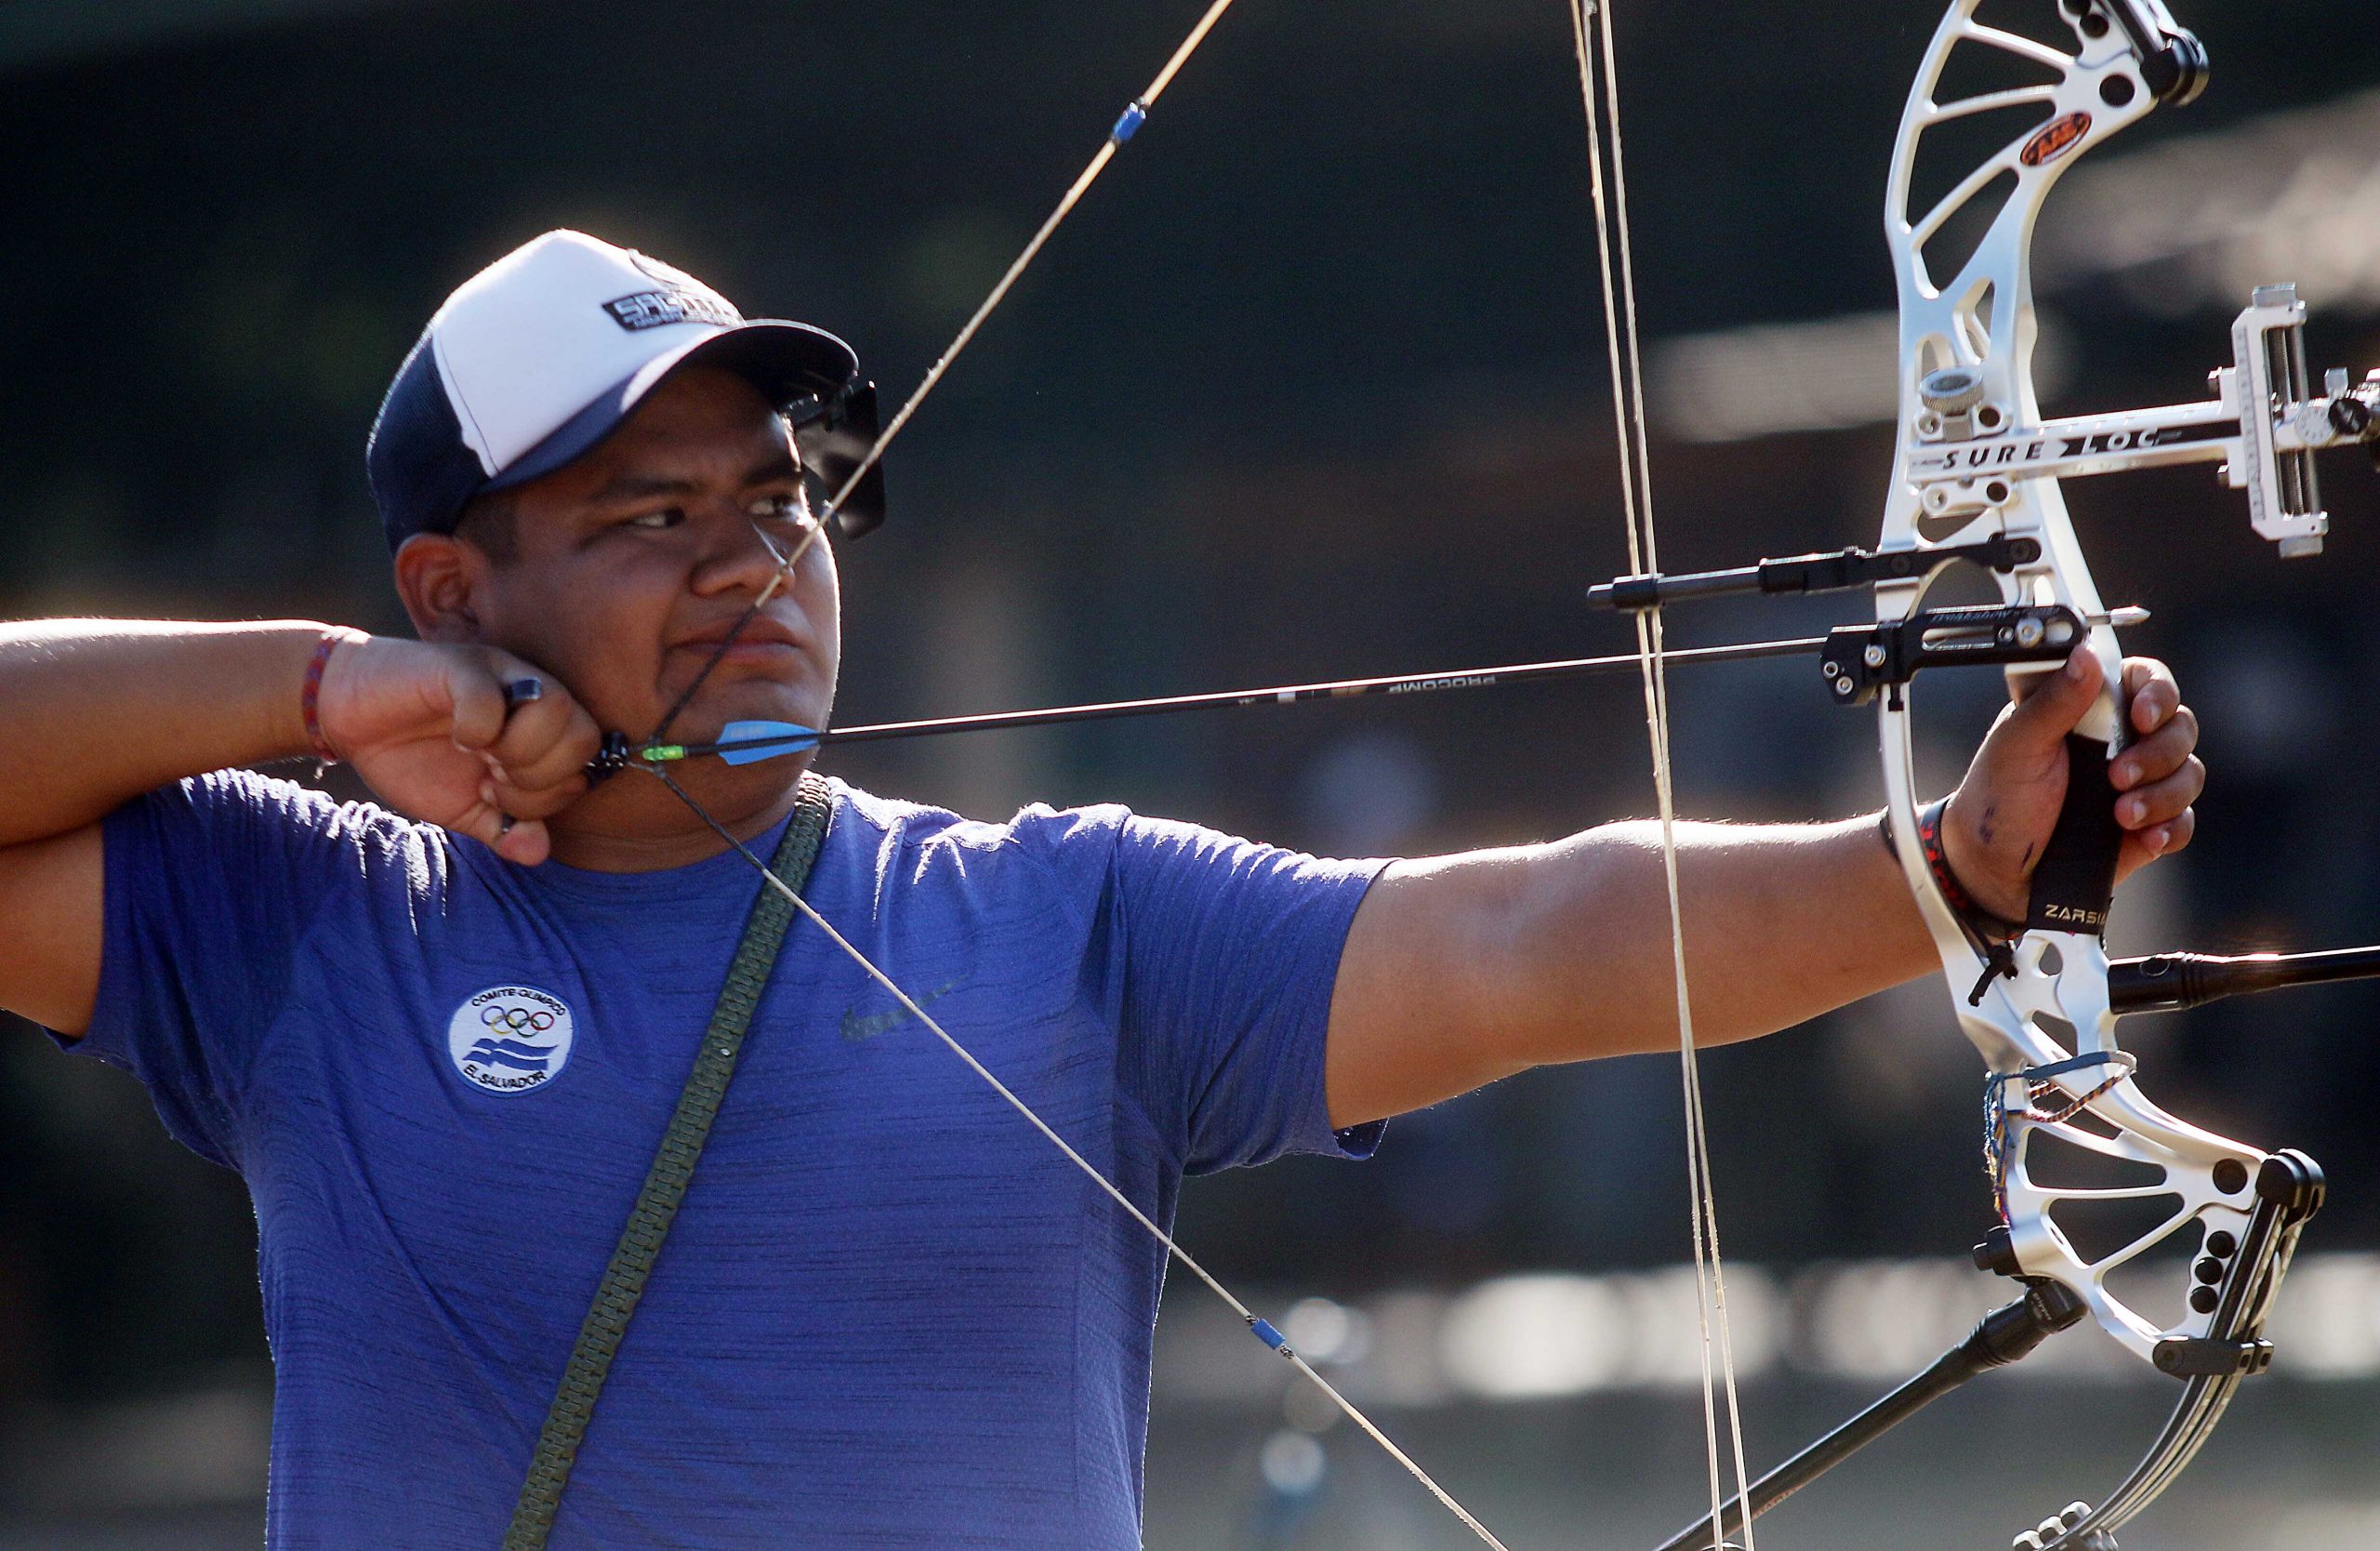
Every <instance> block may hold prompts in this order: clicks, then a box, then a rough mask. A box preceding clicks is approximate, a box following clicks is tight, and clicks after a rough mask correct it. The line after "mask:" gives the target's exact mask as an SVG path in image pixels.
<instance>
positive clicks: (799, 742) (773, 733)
mask: <svg viewBox="0 0 2380 1551" xmlns="http://www.w3.org/2000/svg"><path fill="white" fill-rule="evenodd" d="M719 741H720V742H721V744H723V745H733V746H734V747H732V748H721V749H720V751H719V757H720V758H721V759H722V760H725V761H726V762H728V763H729V764H758V763H760V762H761V761H762V760H774V759H775V758H777V757H778V756H780V755H784V754H799V753H800V752H801V751H802V750H803V749H815V748H817V747H818V729H817V728H815V727H805V726H803V725H802V724H801V723H800V722H729V723H728V724H727V725H726V726H724V727H722V728H721V729H720V731H719Z"/></svg>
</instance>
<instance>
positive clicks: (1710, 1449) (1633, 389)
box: [1568, 0, 1754, 1551]
mask: <svg viewBox="0 0 2380 1551" xmlns="http://www.w3.org/2000/svg"><path fill="white" fill-rule="evenodd" d="M1568 9H1569V12H1570V24H1571V41H1572V43H1573V45H1574V46H1575V49H1576V52H1577V55H1578V65H1579V92H1580V99H1581V100H1582V103H1583V106H1584V107H1585V110H1586V117H1587V151H1588V188H1589V192H1590V194H1591V196H1592V198H1593V206H1594V218H1595V250H1596V251H1595V256H1596V259H1597V261H1598V272H1599V274H1600V276H1601V279H1602V287H1603V309H1604V335H1605V339H1606V341H1607V351H1608V354H1609V360H1610V369H1611V391H1612V410H1613V415H1612V420H1613V428H1614V431H1615V433H1616V435H1617V439H1618V443H1619V453H1620V505H1621V515H1622V517H1623V519H1624V520H1625V522H1626V525H1627V531H1628V563H1629V567H1630V569H1631V570H1633V571H1634V572H1636V573H1638V574H1639V575H1649V574H1655V573H1658V572H1659V569H1660V560H1659V552H1658V550H1657V547H1656V545H1655V541H1654V526H1653V474H1652V457H1651V451H1650V447H1649V445H1648V442H1647V437H1646V429H1645V369H1644V359H1643V352H1642V351H1641V349H1640V348H1639V344H1638V333H1637V310H1636V272H1635V263H1634V258H1633V244H1632V242H1631V240H1630V234H1629V224H1628V176H1627V168H1626V158H1625V156H1624V154H1623V152H1622V147H1621V137H1620V84H1619V71H1618V57H1619V56H1618V51H1617V49H1616V48H1615V47H1614V46H1613V42H1612V31H1611V6H1610V4H1609V3H1607V0H1572V3H1571V4H1570V5H1569V7H1568ZM1598 67H1600V70H1601V72H1602V76H1603V80H1602V86H1603V91H1602V94H1601V95H1602V102H1601V106H1600V109H1599V108H1598V104H1597V94H1596V90H1595V87H1596V80H1595V76H1596V72H1597V69H1598ZM1606 124H1608V126H1609V137H1608V150H1609V158H1610V160H1609V171H1608V189H1607V173H1606V163H1605V155H1606V144H1607V141H1606V134H1605V126H1606ZM1635 620H1636V646H1637V657H1638V661H1639V663H1640V665H1641V667H1642V672H1643V679H1644V687H1645V724H1646V733H1647V736H1648V737H1649V740H1650V742H1651V746H1652V761H1653V794H1654V802H1655V804H1656V806H1657V807H1658V809H1659V815H1660V826H1661V874H1662V882H1663V883H1664V885H1665V886H1666V888H1667V891H1668V896H1669V913H1670V970H1671V975H1672V978H1673V983H1674V985H1675V986H1676V988H1677V1031H1678V1060H1679V1067H1680V1070H1681V1075H1682V1081H1683V1087H1684V1093H1685V1109H1686V1186H1687V1194H1688V1200H1689V1205H1688V1216H1689V1218H1690V1221H1691V1226H1692V1230H1693V1238H1694V1269H1695V1278H1694V1293H1695V1313H1696V1317H1697V1319H1698V1320H1699V1325H1700V1331H1701V1350H1700V1355H1701V1359H1702V1431H1703V1452H1704V1456H1705V1464H1706V1466H1707V1469H1708V1472H1709V1477H1710V1487H1711V1523H1712V1532H1713V1534H1714V1535H1720V1534H1724V1533H1725V1532H1726V1520H1725V1518H1723V1516H1722V1510H1723V1508H1724V1506H1725V1505H1726V1500H1727V1495H1728V1494H1727V1491H1726V1486H1725V1484H1724V1481H1723V1478H1722V1475H1721V1471H1720V1459H1719V1407H1720V1400H1721V1396H1722V1393H1723V1392H1724V1395H1725V1399H1726V1419H1727V1435H1728V1443H1729V1447H1730V1452H1731V1453H1732V1455H1733V1460H1732V1463H1733V1465H1734V1467H1735V1479H1736V1485H1737V1488H1738V1490H1739V1492H1740V1491H1743V1490H1744V1489H1745V1487H1746V1486H1747V1484H1748V1483H1749V1482H1750V1481H1751V1479H1752V1477H1751V1472H1750V1471H1749V1470H1748V1469H1747V1468H1746V1467H1745V1464H1744V1436H1743V1407H1742V1404H1741V1401H1740V1399H1739V1396H1738V1392H1737V1386H1736V1355H1735V1343H1734V1339H1733V1336H1732V1334H1731V1332H1730V1329H1729V1324H1728V1319H1727V1284H1726V1274H1725V1272H1724V1271H1723V1269H1722V1267H1721V1262H1720V1257H1719V1218H1718V1201H1717V1198H1716V1196H1715V1194H1714V1192H1713V1190H1712V1183H1711V1146H1710V1136H1709V1133H1708V1131H1707V1129H1706V1127H1705V1124H1704V1112H1703V1104H1702V1073H1701V1065H1700V1063H1699V1060H1698V1059H1697V1057H1696V1054H1695V1047H1694V1009H1693V1005H1692V999H1691V998H1690V996H1689V995H1688V992H1687V988H1686V914H1685V909H1684V908H1683V905H1682V903H1681V899H1680V895H1679V889H1678V874H1677V806H1676V801H1675V797H1676V793H1675V789H1674V786H1673V780H1672V774H1673V773H1672V768H1671V764H1670V711H1669V676H1668V671H1667V665H1666V662H1665V660H1664V654H1663V648H1662V624H1661V607H1660V603H1659V601H1658V599H1656V600H1655V601H1654V602H1653V603H1651V604H1650V605H1649V606H1647V607H1645V608H1642V609H1639V610H1637V611H1635ZM1714 1332H1715V1337H1716V1340H1715V1346H1716V1372H1715V1373H1714V1372H1713V1346H1714V1341H1713V1337H1714ZM1742 1529H1743V1546H1744V1551H1754V1545H1753V1541H1752V1523H1751V1520H1750V1518H1746V1519H1745V1521H1744V1523H1743V1526H1742Z"/></svg>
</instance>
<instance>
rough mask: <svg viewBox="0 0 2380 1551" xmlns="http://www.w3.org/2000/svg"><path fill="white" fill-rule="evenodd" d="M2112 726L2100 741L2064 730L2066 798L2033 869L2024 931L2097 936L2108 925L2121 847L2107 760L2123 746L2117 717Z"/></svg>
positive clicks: (2120, 831) (2120, 750) (2120, 727)
mask: <svg viewBox="0 0 2380 1551" xmlns="http://www.w3.org/2000/svg"><path fill="white" fill-rule="evenodd" d="M2117 728H2118V735H2117V737H2116V738H2115V739H2114V740H2112V741H2109V742H2104V743H2103V742H2101V741H2100V740H2099V739H2097V738H2095V737H2090V736H2085V735H2084V734H2082V733H2069V734H2067V735H2066V801H2065V802H2064V803H2063V804H2061V805H2060V807H2059V808H2058V811H2057V825H2056V828H2055V829H2051V831H2050V836H2049V843H2048V844H2047V845H2045V846H2043V848H2042V859H2041V862H2040V864H2039V865H2038V866H2036V867H2035V868H2033V892H2032V897H2031V898H2030V900H2029V901H2028V902H2027V904H2026V907H2025V929H2026V930H2027V931H2029V932H2083V933H2088V934H2089V935H2092V936H2095V937H2096V936H2098V935H2102V934H2104V933H2105V932H2106V931H2107V929H2108V906H2109V902H2110V901H2112V900H2113V899H2114V898H2115V892H2116V857H2117V855H2118V854H2119V853H2121V852H2122V849H2123V828H2122V826H2121V825H2119V824H2118V823H2117V822H2116V789H2115V785H2114V783H2113V782H2112V781H2110V780H2109V778H2108V766H2109V763H2110V762H2112V761H2113V760H2114V759H2115V757H2116V755H2117V754H2119V753H2121V752H2122V749H2123V744H2122V721H2121V719H2119V721H2118V723H2117Z"/></svg>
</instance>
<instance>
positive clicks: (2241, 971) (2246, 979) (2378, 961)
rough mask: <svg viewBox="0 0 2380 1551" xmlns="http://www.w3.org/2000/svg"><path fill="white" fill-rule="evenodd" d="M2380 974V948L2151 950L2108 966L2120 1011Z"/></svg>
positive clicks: (2111, 996) (2111, 999)
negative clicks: (2227, 951)
mask: <svg viewBox="0 0 2380 1551" xmlns="http://www.w3.org/2000/svg"><path fill="white" fill-rule="evenodd" d="M2374 977H2380V947H2374V948H2325V949H2323V950H2321V952H2316V953H2239V954H2230V955H2225V954H2220V953H2151V954H2149V956H2148V957H2146V958H2141V959H2117V960H2113V961H2110V962H2109V965H2108V1005H2109V1007H2111V1008H2113V1009H2114V1010H2115V1011H2116V1012H2118V1013H2174V1012H2179V1011H2181V1010H2182V1009H2183V1008H2186V1007H2203V1006H2205V1005H2206V1004H2207V1003H2208V1002H2210V1001H2222V1000H2223V999H2224V998H2225V997H2228V996H2244V995H2247V994H2249V993H2251V992H2254V991H2277V990H2280V989H2281V988H2284V987H2288V986H2323V985H2328V984H2330V983H2331V982H2333V981H2336V980H2370V979H2373V978H2374Z"/></svg>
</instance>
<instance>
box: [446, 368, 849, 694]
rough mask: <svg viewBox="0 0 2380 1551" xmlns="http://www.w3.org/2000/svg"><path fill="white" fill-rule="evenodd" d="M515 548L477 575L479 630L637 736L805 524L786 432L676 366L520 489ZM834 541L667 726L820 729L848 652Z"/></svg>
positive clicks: (738, 388)
mask: <svg viewBox="0 0 2380 1551" xmlns="http://www.w3.org/2000/svg"><path fill="white" fill-rule="evenodd" d="M511 494H512V497H513V508H514V515H513V522H512V530H513V542H512V545H511V550H512V553H511V554H510V555H509V557H508V558H504V559H501V560H491V561H490V562H489V563H488V566H487V569H486V571H485V573H484V576H483V580H484V584H485V592H484V597H485V599H486V603H485V605H484V606H483V607H482V608H481V610H480V627H481V630H480V636H481V639H482V640H484V641H487V642H490V643H494V644H497V645H501V646H504V647H506V648H508V649H509V650H511V651H514V652H517V653H519V654H520V655H521V656H525V657H527V658H529V659H530V660H531V661H533V662H536V663H540V664H543V665H544V666H546V667H548V668H549V669H552V670H553V671H554V672H555V673H556V674H558V675H560V676H561V678H562V681H563V682H564V683H567V684H568V685H569V686H570V688H571V690H572V691H573V693H574V694H575V695H576V696H578V698H579V700H580V701H581V703H583V704H584V705H585V706H586V707H587V709H588V712H589V713H590V714H591V715H593V716H594V718H595V720H596V721H597V722H599V723H601V724H602V726H604V727H605V728H608V729H612V730H616V731H622V732H626V733H628V735H629V736H631V737H642V736H646V735H648V734H650V733H652V732H654V731H655V729H656V728H657V727H658V725H659V723H660V721H661V718H662V717H663V716H664V715H665V714H666V713H667V712H668V709H669V708H670V707H671V706H672V705H673V704H674V703H675V702H676V701H677V699H678V697H679V696H681V695H682V694H684V693H685V691H686V688H687V686H688V685H689V684H691V683H694V678H695V675H696V674H698V673H700V672H701V671H702V670H703V667H704V665H705V664H706V663H708V662H709V661H710V660H711V659H712V657H713V656H719V653H720V647H721V643H722V642H724V641H725V640H726V638H727V633H728V631H729V630H730V629H731V628H732V627H733V626H734V624H735V622H736V620H737V619H738V618H739V617H740V616H742V615H743V614H744V612H745V610H746V609H747V608H748V607H749V606H750V605H751V603H752V601H753V600H754V599H755V598H757V597H759V596H760V591H761V590H762V589H764V588H766V587H767V586H768V585H769V582H770V579H771V578H772V577H774V576H775V575H776V573H777V570H778V567H779V557H780V556H781V555H784V554H789V553H791V552H792V551H793V550H795V549H797V548H799V547H800V546H801V544H802V542H803V540H804V538H805V537H807V536H808V532H809V529H810V526H811V524H812V518H811V512H810V509H809V506H808V503H807V502H806V500H805V499H804V497H803V493H802V487H801V481H800V466H799V464H798V463H797V461H796V454H795V452H794V448H793V444H792V438H791V433H790V431H789V430H788V428H787V425H786V422H785V421H784V420H783V419H782V418H779V417H778V416H777V415H776V414H775V413H774V411H773V410H772V409H771V407H770V405H769V404H767V402H766V401H764V400H763V399H762V398H761V396H760V393H759V392H758V391H755V390H754V389H753V388H752V386H751V385H750V384H749V383H747V382H746V381H745V380H744V379H743V378H740V377H737V376H735V375H734V374H733V373H730V372H723V371H718V370H715V369H711V368H707V367H689V368H687V369H685V370H682V371H680V372H677V373H674V374H672V375H671V376H670V377H669V378H667V379H665V380H664V381H663V382H662V384H661V385H660V386H659V387H658V388H656V389H655V390H654V391H652V392H651V393H650V394H648V395H647V396H646V398H645V399H644V402H643V403H642V404H639V405H638V406H637V408H636V410H635V412H634V413H633V414H632V415H631V416H630V417H629V418H628V420H627V421H625V422H624V423H623V424H622V425H621V426H620V427H619V429H618V430H616V431H614V432H613V433H612V434H611V435H610V436H609V437H607V438H605V439H604V440H603V441H602V443H601V444H598V445H597V446H596V447H595V448H594V449H593V450H592V451H590V452H588V454H586V455H585V456H584V457H580V458H578V459H577V460H576V461H575V462H573V463H571V464H569V465H567V466H566V467H563V468H562V469H558V470H556V471H554V472H552V473H550V474H548V475H545V476H544V477H543V478H540V479H537V480H535V481H532V482H531V483H529V484H524V485H522V486H521V487H520V488H519V489H518V490H516V491H513V492H512V493H511ZM839 607H840V604H839V598H838V592H837V585H836V577H835V562H834V557H833V555H832V554H831V553H830V552H829V550H828V549H827V546H826V541H825V539H824V538H823V537H821V538H819V539H818V540H816V541H815V542H813V543H811V544H810V545H809V546H808V548H807V549H806V550H803V551H802V554H801V558H800V562H799V563H798V564H797V565H796V566H795V569H794V574H793V576H792V577H790V578H789V579H788V580H787V582H786V583H785V584H783V585H782V586H780V587H779V588H778V589H777V590H776V592H775V593H774V595H773V596H772V597H771V598H770V599H769V602H768V603H767V605H766V606H765V607H763V608H762V609H761V611H760V614H759V615H758V616H755V617H754V618H753V619H752V620H751V622H750V623H749V624H747V625H746V626H745V627H744V629H743V630H742V631H741V632H739V633H738V634H737V636H736V638H735V643H734V645H733V646H731V647H729V648H727V650H726V653H725V655H724V656H721V657H720V660H719V664H718V666H717V667H716V668H715V669H712V670H711V672H710V675H709V677H708V678H707V680H705V681H704V683H703V688H702V690H701V692H700V693H699V694H698V695H697V696H695V698H694V701H693V702H692V703H691V704H689V705H688V706H687V707H686V709H685V710H684V711H683V712H681V714H680V716H679V717H678V719H677V721H676V722H673V723H672V724H671V726H670V728H669V736H670V737H671V738H672V739H673V740H676V741H693V740H696V739H702V738H708V737H711V736H716V735H717V733H718V731H719V729H720V727H721V725H722V724H724V723H725V722H729V721H731V720H734V719H738V718H767V719H773V720H777V721H787V722H800V723H802V724H804V725H806V726H813V727H823V726H825V725H826V715H827V711H828V709H830V708H831V706H832V704H833V701H834V694H835V671H836V667H837V664H838V662H839V660H840V656H841V650H842V641H841V623H840V612H839Z"/></svg>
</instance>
